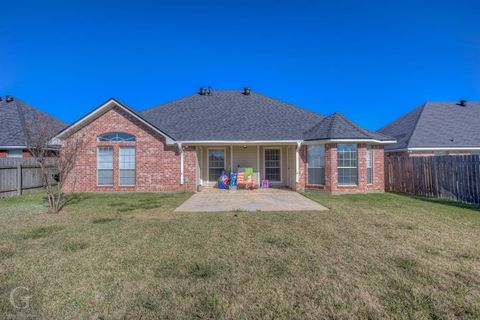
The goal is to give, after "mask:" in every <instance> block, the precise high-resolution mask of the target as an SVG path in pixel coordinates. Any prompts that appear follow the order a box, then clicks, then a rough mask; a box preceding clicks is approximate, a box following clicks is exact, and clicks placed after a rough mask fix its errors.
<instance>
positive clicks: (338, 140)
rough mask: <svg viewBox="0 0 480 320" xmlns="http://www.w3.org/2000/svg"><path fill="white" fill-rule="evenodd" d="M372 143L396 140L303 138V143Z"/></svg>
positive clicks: (386, 142) (394, 141)
mask: <svg viewBox="0 0 480 320" xmlns="http://www.w3.org/2000/svg"><path fill="white" fill-rule="evenodd" d="M362 142H365V143H368V142H370V143H373V144H392V143H397V141H396V140H378V139H367V138H365V139H363V138H362V139H358V138H342V139H330V138H329V139H308V140H305V142H304V144H315V143H362Z"/></svg>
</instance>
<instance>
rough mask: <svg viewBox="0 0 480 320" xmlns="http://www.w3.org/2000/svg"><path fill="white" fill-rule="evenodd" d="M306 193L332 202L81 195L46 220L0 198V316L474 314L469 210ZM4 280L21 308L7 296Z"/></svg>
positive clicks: (479, 303) (32, 207)
mask: <svg viewBox="0 0 480 320" xmlns="http://www.w3.org/2000/svg"><path fill="white" fill-rule="evenodd" d="M305 196H307V197H310V198H312V199H314V200H315V201H318V202H320V203H322V204H323V205H325V206H327V207H328V208H330V209H331V210H330V211H326V212H268V213H266V212H244V211H241V210H236V211H235V212H228V213H175V212H173V210H174V208H176V207H177V206H178V205H179V204H180V203H182V202H183V201H185V200H186V199H187V198H188V197H189V194H184V193H178V194H173V193H171V194H148V193H144V194H141V193H139V194H88V193H87V194H78V195H75V196H73V197H71V198H70V199H69V201H68V204H67V206H66V208H65V210H64V211H62V213H60V214H58V215H52V214H47V213H46V207H45V204H44V199H43V196H42V195H41V194H35V195H28V196H23V197H17V198H10V199H5V200H0V225H1V226H2V228H0V318H7V319H8V318H22V317H23V318H44V319H72V318H73V319H84V318H88V319H140V318H141V319H157V318H165V319H191V318H200V319H205V318H208V319H232V318H233V319H245V318H269V319H273V318H275V319H318V318H365V319H367V318H368V319H385V318H394V319H412V318H421V319H443V318H464V319H478V318H479V317H480V247H479V245H478V244H479V243H480V232H479V230H480V211H479V210H478V207H474V206H464V205H458V204H455V203H452V202H448V201H434V200H430V199H424V198H415V197H409V196H405V195H398V194H371V195H343V196H325V195H320V194H315V193H307V194H305ZM16 287H25V288H28V292H27V293H25V292H24V294H28V296H29V297H30V300H29V305H28V308H26V309H15V308H14V307H13V306H12V305H11V304H10V302H9V299H10V294H11V292H12V290H13V289H14V288H16ZM20 298H21V297H19V299H20ZM22 301H24V300H21V301H20V302H22Z"/></svg>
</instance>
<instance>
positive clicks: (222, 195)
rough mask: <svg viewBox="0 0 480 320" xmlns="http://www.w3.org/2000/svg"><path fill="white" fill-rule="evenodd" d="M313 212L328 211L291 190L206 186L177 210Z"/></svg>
mask: <svg viewBox="0 0 480 320" xmlns="http://www.w3.org/2000/svg"><path fill="white" fill-rule="evenodd" d="M235 210H244V211H310V210H328V209H327V208H325V207H324V206H322V205H321V204H319V203H317V202H315V201H312V200H310V199H308V198H306V197H304V196H302V195H301V194H299V193H297V192H294V191H291V190H287V189H259V190H253V191H249V190H237V191H229V190H219V189H213V188H209V189H205V190H203V191H202V192H199V193H196V194H194V195H193V196H192V197H191V198H190V199H188V200H187V201H185V202H184V203H182V204H181V205H180V206H179V207H178V208H177V209H175V211H177V212H208V211H235Z"/></svg>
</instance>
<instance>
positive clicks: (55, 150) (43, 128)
mask: <svg viewBox="0 0 480 320" xmlns="http://www.w3.org/2000/svg"><path fill="white" fill-rule="evenodd" d="M25 124H26V126H25V127H26V128H27V129H26V131H27V132H26V143H27V148H28V150H29V151H30V153H31V154H32V156H33V158H34V159H35V161H36V163H37V164H38V165H39V167H40V171H41V175H42V184H43V187H44V189H45V191H46V193H47V198H48V205H49V207H50V211H51V212H52V213H58V212H59V211H60V210H61V209H62V208H63V206H64V205H65V202H66V196H65V194H64V193H63V192H62V189H63V186H64V184H65V182H66V181H67V179H68V177H69V175H70V174H71V173H72V170H73V169H74V167H75V164H76V161H77V157H78V155H79V152H80V151H81V149H82V147H83V145H84V139H83V136H82V135H80V134H75V135H74V136H72V137H69V138H68V139H66V140H63V141H52V138H53V137H54V136H55V135H56V134H57V133H58V131H59V130H60V129H61V126H59V123H58V122H57V121H56V120H55V119H52V118H51V117H48V116H46V115H44V114H40V113H39V114H35V115H30V118H29V119H25Z"/></svg>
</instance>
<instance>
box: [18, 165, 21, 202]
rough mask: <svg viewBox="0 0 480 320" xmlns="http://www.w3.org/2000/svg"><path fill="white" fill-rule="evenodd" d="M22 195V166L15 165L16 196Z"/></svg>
mask: <svg viewBox="0 0 480 320" xmlns="http://www.w3.org/2000/svg"><path fill="white" fill-rule="evenodd" d="M21 195H22V164H21V163H18V164H17V196H21Z"/></svg>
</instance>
